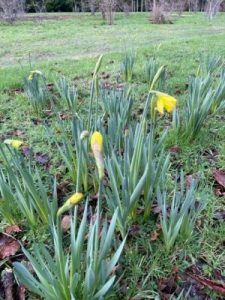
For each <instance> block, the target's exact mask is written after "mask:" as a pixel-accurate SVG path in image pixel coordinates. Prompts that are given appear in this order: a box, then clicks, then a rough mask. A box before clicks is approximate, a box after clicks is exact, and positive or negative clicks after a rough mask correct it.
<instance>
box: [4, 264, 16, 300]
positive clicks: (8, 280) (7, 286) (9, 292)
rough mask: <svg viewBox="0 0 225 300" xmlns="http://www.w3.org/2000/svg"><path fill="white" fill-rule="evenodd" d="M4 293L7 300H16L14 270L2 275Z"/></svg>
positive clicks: (6, 271)
mask: <svg viewBox="0 0 225 300" xmlns="http://www.w3.org/2000/svg"><path fill="white" fill-rule="evenodd" d="M2 281H3V287H4V293H5V298H4V299H5V300H14V297H13V284H14V276H13V272H12V269H9V268H7V269H5V270H4V271H3V275H2Z"/></svg>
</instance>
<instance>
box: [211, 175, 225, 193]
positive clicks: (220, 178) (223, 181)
mask: <svg viewBox="0 0 225 300" xmlns="http://www.w3.org/2000/svg"><path fill="white" fill-rule="evenodd" d="M213 177H214V180H215V189H216V190H215V194H216V196H218V197H223V196H225V170H215V171H214V172H213Z"/></svg>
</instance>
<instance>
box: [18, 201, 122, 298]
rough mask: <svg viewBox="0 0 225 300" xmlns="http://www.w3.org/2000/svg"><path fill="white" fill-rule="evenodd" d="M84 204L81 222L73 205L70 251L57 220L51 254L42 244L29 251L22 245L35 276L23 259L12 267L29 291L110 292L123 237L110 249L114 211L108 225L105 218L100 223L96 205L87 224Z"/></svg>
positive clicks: (48, 294)
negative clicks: (94, 211)
mask: <svg viewBox="0 0 225 300" xmlns="http://www.w3.org/2000/svg"><path fill="white" fill-rule="evenodd" d="M87 208H88V207H87V204H86V206H85V210H84V213H83V217H82V221H81V223H80V225H78V217H77V208H75V212H74V217H72V218H71V224H70V228H71V232H70V245H71V248H70V249H69V252H68V249H66V247H65V246H64V245H63V233H62V229H61V225H60V222H58V224H57V225H53V224H52V225H51V230H52V237H53V244H54V254H53V255H52V254H51V253H50V251H49V250H48V248H47V246H46V245H44V244H36V245H34V247H33V249H34V250H33V253H32V254H30V253H29V252H28V251H27V250H26V249H24V248H23V251H24V254H25V255H26V257H27V258H28V260H29V261H30V263H31V264H32V267H33V270H34V274H35V276H34V275H33V274H32V273H31V272H30V271H29V270H28V269H27V268H26V267H25V266H24V265H23V264H22V263H19V262H15V263H14V268H15V273H16V276H17V279H18V280H19V282H21V283H23V284H25V286H26V287H28V288H29V290H30V291H32V292H34V293H35V294H37V295H39V296H41V297H43V298H44V299H48V300H55V299H61V300H71V299H80V300H82V299H83V300H88V299H90V300H92V299H103V298H104V297H105V295H106V294H107V293H108V292H109V290H110V289H111V287H112V286H113V284H114V282H115V275H113V270H114V268H115V266H116V264H117V263H118V260H119V258H120V256H121V253H122V250H123V247H124V243H125V240H123V242H122V243H121V244H120V245H119V246H118V247H117V249H116V250H115V252H114V253H112V243H113V239H114V236H113V234H114V230H115V226H116V220H117V211H115V213H114V215H113V217H112V220H111V222H110V225H108V222H107V221H105V222H104V223H103V224H101V214H100V212H99V209H98V210H97V214H96V218H95V221H93V219H91V221H90V224H89V226H88V223H87ZM101 225H102V229H101ZM87 226H88V227H89V228H88V230H87ZM86 234H88V241H87V242H86V240H85V236H86ZM43 266H44V268H43Z"/></svg>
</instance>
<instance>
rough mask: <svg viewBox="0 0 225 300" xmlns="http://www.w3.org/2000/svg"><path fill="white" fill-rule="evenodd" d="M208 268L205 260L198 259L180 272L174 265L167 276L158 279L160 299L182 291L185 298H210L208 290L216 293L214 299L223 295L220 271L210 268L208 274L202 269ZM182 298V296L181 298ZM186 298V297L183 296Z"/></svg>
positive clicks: (176, 294)
mask: <svg viewBox="0 0 225 300" xmlns="http://www.w3.org/2000/svg"><path fill="white" fill-rule="evenodd" d="M207 268H208V269H210V268H211V267H210V266H209V265H208V263H207V262H206V261H204V260H203V259H199V260H197V261H196V263H195V264H194V265H192V266H190V267H189V268H187V269H186V270H185V271H184V272H180V271H179V269H178V268H177V267H176V266H175V267H174V268H173V270H172V271H171V275H170V276H169V277H168V278H161V279H160V280H158V283H157V284H158V292H159V294H160V297H161V299H162V300H169V299H171V297H172V296H178V295H179V294H180V293H181V292H182V291H183V296H184V297H185V295H186V294H187V295H188V298H187V299H198V300H211V299H212V298H211V294H210V291H209V290H211V291H213V292H215V293H217V295H218V296H217V298H216V299H218V300H219V299H221V300H222V299H224V297H225V277H224V276H222V275H221V271H220V270H218V269H213V268H211V269H210V270H211V272H209V274H208V273H207V275H206V272H205V271H204V269H207ZM181 299H183V298H181ZM185 299H186V298H185Z"/></svg>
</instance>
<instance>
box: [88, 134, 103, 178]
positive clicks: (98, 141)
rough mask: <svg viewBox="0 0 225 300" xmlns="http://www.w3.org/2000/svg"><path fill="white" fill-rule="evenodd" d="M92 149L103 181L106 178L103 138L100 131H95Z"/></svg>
mask: <svg viewBox="0 0 225 300" xmlns="http://www.w3.org/2000/svg"><path fill="white" fill-rule="evenodd" d="M91 149H92V152H93V154H94V158H95V162H96V165H97V168H98V174H99V179H100V180H101V179H102V178H103V177H104V160H103V136H102V134H101V133H100V132H98V131H95V132H94V133H93V134H92V136H91Z"/></svg>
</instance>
